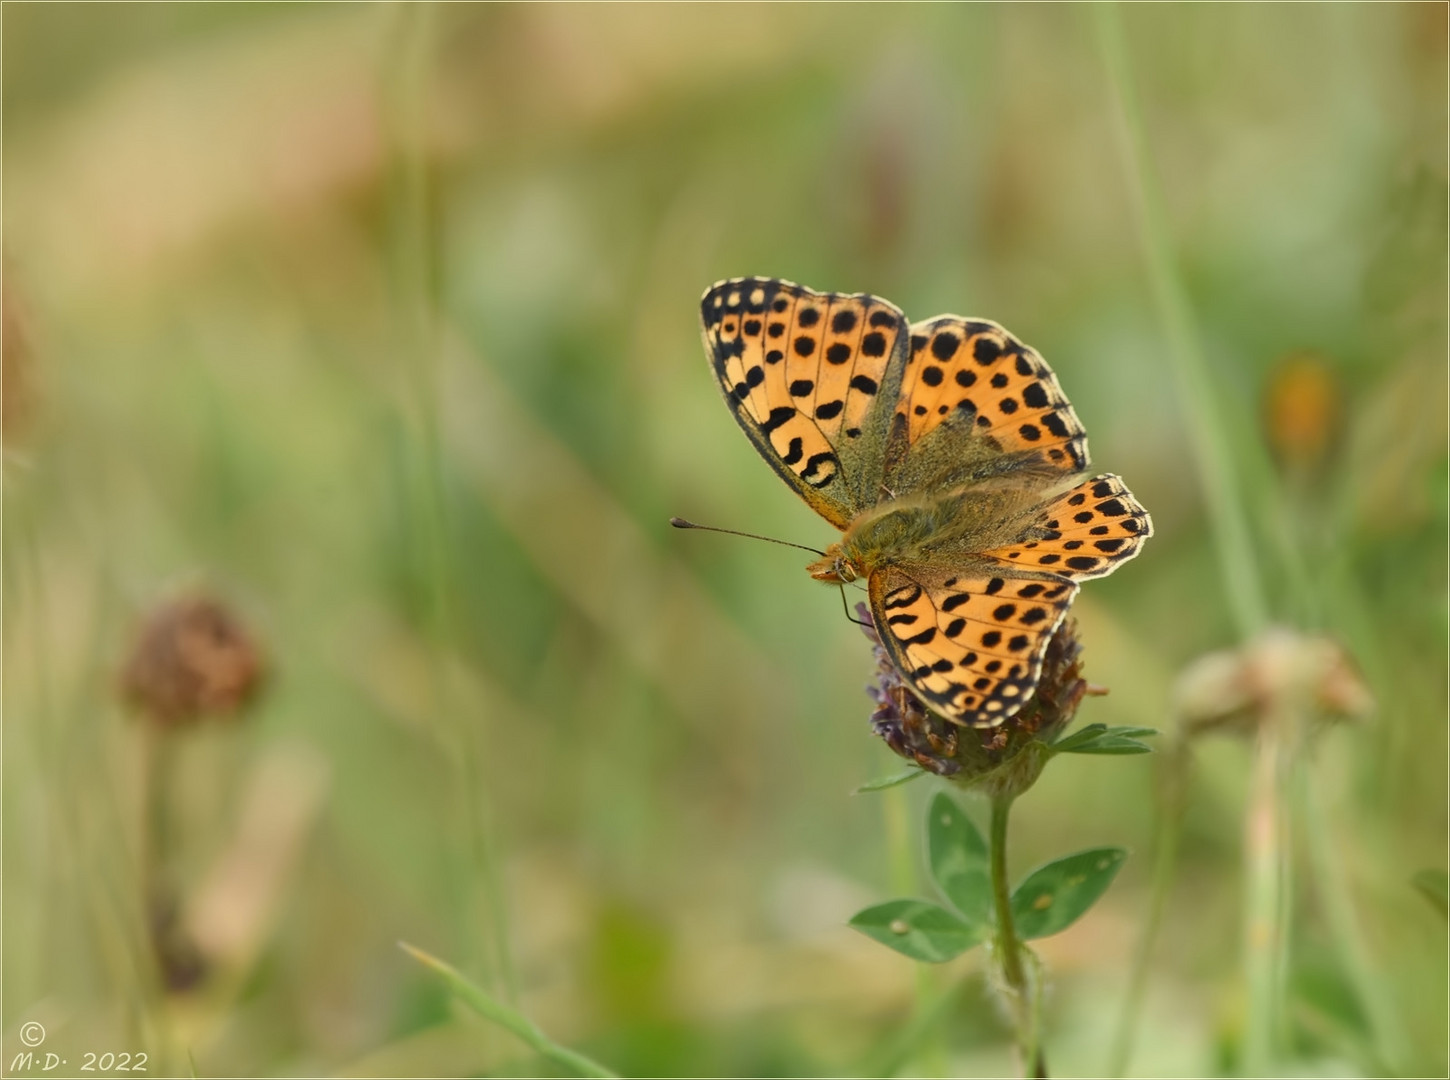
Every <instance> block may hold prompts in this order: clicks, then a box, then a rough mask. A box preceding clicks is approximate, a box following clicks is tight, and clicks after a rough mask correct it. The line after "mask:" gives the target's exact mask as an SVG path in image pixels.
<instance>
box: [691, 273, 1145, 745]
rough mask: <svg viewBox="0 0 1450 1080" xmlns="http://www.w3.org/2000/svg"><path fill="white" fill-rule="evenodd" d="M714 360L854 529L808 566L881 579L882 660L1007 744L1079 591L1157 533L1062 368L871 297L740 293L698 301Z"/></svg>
mask: <svg viewBox="0 0 1450 1080" xmlns="http://www.w3.org/2000/svg"><path fill="white" fill-rule="evenodd" d="M700 321H701V327H702V330H703V334H704V340H705V350H706V352H707V353H708V355H709V358H710V364H711V368H712V370H713V371H714V373H715V377H716V379H717V380H718V381H719V384H720V389H721V390H722V391H723V393H724V395H725V400H726V402H727V403H728V404H729V406H730V411H731V413H732V414H733V415H734V417H735V419H736V421H737V422H738V423H739V424H740V427H741V428H742V429H743V430H744V431H745V434H746V435H747V436H749V437H750V441H751V442H752V443H754V444H755V448H756V450H757V451H759V453H760V455H761V457H763V458H765V460H766V461H768V462H769V463H770V465H771V467H772V468H774V469H775V471H776V472H777V473H779V474H780V476H781V478H782V479H783V480H785V482H786V483H788V484H789V485H790V486H791V487H792V488H793V489H794V490H795V492H796V493H797V494H798V495H800V496H801V498H803V499H804V500H805V501H806V502H807V503H808V504H809V505H810V506H811V508H812V509H813V510H815V511H816V512H817V513H818V514H820V515H821V516H822V517H823V518H825V519H826V520H827V521H829V522H830V523H831V524H832V525H834V526H835V527H836V528H838V529H840V530H841V532H842V537H841V540H840V541H839V542H838V543H834V544H831V545H830V546H829V547H828V548H827V549H826V551H825V552H824V553H823V555H822V557H821V558H820V559H819V560H818V561H816V562H813V563H811V564H810V566H808V567H807V570H808V571H809V573H810V575H811V577H813V578H815V579H816V580H818V581H824V582H829V583H832V584H845V583H848V582H852V581H856V580H858V579H864V580H865V582H866V585H867V591H868V593H869V596H870V602H871V614H872V617H873V619H874V621H875V623H876V626H877V627H878V630H879V632H880V635H881V640H882V643H883V644H884V645H885V647H886V650H887V653H888V654H889V656H890V657H891V660H892V662H893V663H894V664H895V665H896V667H897V669H898V670H899V671H900V672H901V675H902V677H903V678H904V679H905V680H906V682H907V684H908V685H909V686H910V687H911V688H912V690H913V691H914V692H915V693H916V695H917V696H918V697H920V698H921V700H922V701H923V702H924V703H925V704H926V705H927V706H928V707H929V708H931V709H933V710H935V711H936V712H938V713H940V714H941V715H942V716H945V717H946V718H947V719H949V720H951V721H954V722H956V723H958V724H963V725H970V726H973V727H996V726H997V725H999V724H1001V723H1002V722H1003V721H1004V720H1007V719H1008V718H1010V717H1011V716H1013V715H1014V714H1016V713H1017V711H1018V710H1019V709H1021V707H1022V706H1023V705H1024V704H1025V703H1026V702H1027V701H1028V700H1029V699H1030V698H1031V697H1032V694H1033V691H1034V690H1035V688H1036V686H1037V680H1038V677H1039V676H1040V674H1041V671H1042V656H1043V653H1044V651H1045V650H1046V648H1047V643H1048V641H1049V640H1050V639H1051V637H1052V635H1053V633H1054V631H1056V629H1057V627H1058V626H1059V625H1060V624H1061V623H1062V620H1063V618H1064V617H1065V616H1066V614H1067V609H1068V606H1069V605H1070V604H1071V603H1072V601H1073V598H1074V597H1075V596H1076V595H1077V592H1078V583H1079V582H1081V581H1083V580H1085V579H1088V578H1095V577H1102V576H1104V575H1105V574H1110V573H1112V572H1113V571H1114V570H1115V569H1117V567H1118V566H1119V565H1121V564H1122V563H1123V562H1125V561H1126V560H1128V559H1131V558H1132V557H1133V556H1134V555H1136V554H1138V552H1139V551H1140V550H1141V549H1142V547H1143V541H1144V540H1145V539H1147V538H1148V537H1149V536H1151V535H1152V533H1153V524H1152V521H1151V520H1150V518H1149V517H1148V513H1147V511H1146V510H1144V509H1143V507H1142V506H1141V505H1140V504H1139V503H1138V501H1137V499H1135V498H1133V496H1132V494H1131V493H1130V492H1129V491H1128V489H1127V487H1125V486H1124V484H1123V482H1122V480H1120V479H1119V478H1118V477H1117V476H1114V475H1112V474H1107V473H1105V474H1102V475H1098V476H1090V477H1087V478H1086V479H1084V476H1085V474H1086V471H1087V469H1088V460H1089V459H1088V448H1087V435H1086V433H1085V432H1084V431H1083V427H1082V424H1081V423H1080V422H1079V421H1078V418H1077V414H1076V413H1074V412H1073V409H1072V406H1071V405H1070V404H1069V403H1068V400H1067V397H1066V395H1064V394H1063V392H1062V387H1061V386H1059V385H1058V382H1057V378H1056V376H1054V375H1053V373H1052V369H1051V368H1049V367H1048V366H1047V363H1046V362H1045V361H1044V360H1043V359H1042V357H1041V356H1039V355H1038V354H1037V353H1036V352H1035V351H1034V350H1033V349H1031V348H1029V347H1028V346H1026V345H1024V344H1022V343H1021V342H1020V341H1018V340H1017V339H1016V338H1014V337H1013V336H1012V335H1011V334H1009V333H1008V332H1007V331H1006V330H1004V329H1003V328H1002V327H1001V326H998V325H997V324H996V323H994V322H989V321H987V320H985V319H964V318H961V317H959V316H956V315H939V316H937V317H936V318H933V319H927V320H925V321H924V322H919V323H915V324H908V323H907V321H906V317H905V316H904V315H903V314H902V313H901V311H900V309H899V308H897V307H896V306H895V305H894V304H891V303H890V302H888V301H886V300H882V299H881V298H880V297H876V296H871V295H869V294H865V293H856V294H853V295H843V294H839V293H818V292H813V291H812V290H810V289H806V288H803V287H801V286H799V285H796V284H794V283H792V282H789V281H783V280H778V279H771V278H733V279H731V280H728V281H722V282H720V283H719V284H717V285H714V286H712V287H711V288H710V289H709V290H708V291H707V292H706V293H705V295H704V297H703V298H702V300H701V302H700Z"/></svg>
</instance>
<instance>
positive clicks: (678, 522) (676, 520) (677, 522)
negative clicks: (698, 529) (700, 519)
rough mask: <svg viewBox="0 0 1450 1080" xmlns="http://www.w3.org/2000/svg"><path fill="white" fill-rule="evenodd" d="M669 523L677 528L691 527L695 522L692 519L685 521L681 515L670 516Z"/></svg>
mask: <svg viewBox="0 0 1450 1080" xmlns="http://www.w3.org/2000/svg"><path fill="white" fill-rule="evenodd" d="M670 524H671V525H673V526H674V527H675V528H677V529H693V528H694V527H695V523H694V522H693V521H686V520H685V519H684V518H682V517H672V518H670Z"/></svg>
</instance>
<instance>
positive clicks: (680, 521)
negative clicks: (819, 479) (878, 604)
mask: <svg viewBox="0 0 1450 1080" xmlns="http://www.w3.org/2000/svg"><path fill="white" fill-rule="evenodd" d="M670 524H671V525H673V526H674V527H675V528H677V529H703V530H704V531H705V532H717V533H726V534H727V535H729V536H743V537H746V538H747V539H749V540H764V541H766V542H768V543H771V544H780V545H782V546H783V547H793V548H800V550H802V551H809V552H810V553H811V554H812V555H821V556H824V555H825V554H826V553H825V552H824V551H819V550H817V549H816V548H813V547H806V546H805V545H804V544H792V543H791V542H790V541H789V540H777V539H776V538H775V537H773V536H760V535H758V534H756V533H748V532H740V531H739V530H738V529H721V528H718V527H716V526H714V525H696V524H695V523H694V522H693V521H686V520H685V519H684V518H682V517H672V518H670Z"/></svg>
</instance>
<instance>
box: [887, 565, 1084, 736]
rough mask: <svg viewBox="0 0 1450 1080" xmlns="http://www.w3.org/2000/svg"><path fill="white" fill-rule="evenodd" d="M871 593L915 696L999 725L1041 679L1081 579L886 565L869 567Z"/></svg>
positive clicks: (979, 722)
mask: <svg viewBox="0 0 1450 1080" xmlns="http://www.w3.org/2000/svg"><path fill="white" fill-rule="evenodd" d="M870 594H871V615H872V618H873V619H875V621H876V627H877V633H878V634H879V636H880V638H881V642H882V644H883V645H884V646H885V648H886V651H887V652H888V653H889V654H890V656H891V659H892V662H893V663H895V665H896V667H897V669H898V670H899V671H900V672H901V674H902V675H903V676H904V677H905V678H906V680H907V682H909V683H910V684H911V686H912V689H913V690H914V691H915V692H916V693H917V695H918V696H920V697H921V699H922V700H923V701H924V702H926V704H927V705H928V706H930V707H931V708H932V709H934V710H935V711H937V712H939V713H941V714H942V715H943V716H945V717H947V718H948V719H950V720H953V721H955V722H957V723H959V724H970V725H972V726H973V727H995V726H997V725H998V724H1000V723H1002V721H1004V720H1006V719H1007V718H1008V717H1010V716H1012V715H1014V714H1015V713H1016V712H1017V711H1018V710H1019V709H1020V708H1021V707H1022V705H1023V704H1024V703H1025V702H1026V701H1027V700H1028V699H1029V698H1030V697H1031V696H1032V693H1033V691H1034V690H1035V689H1036V688H1037V680H1038V678H1039V676H1040V675H1041V674H1042V654H1043V652H1044V651H1045V650H1046V648H1047V642H1048V640H1049V639H1050V638H1051V637H1052V634H1053V632H1054V631H1055V630H1056V629H1057V627H1058V626H1059V625H1060V624H1061V623H1062V620H1063V617H1064V616H1065V615H1066V614H1067V609H1068V606H1069V605H1070V604H1071V603H1072V599H1073V597H1074V596H1076V595H1077V586H1076V585H1074V584H1073V583H1072V582H1070V581H1064V580H1062V579H1061V578H1056V577H1050V576H1048V575H1046V574H1044V575H1042V576H1040V577H1037V578H1023V577H994V576H990V575H975V574H960V573H953V572H952V571H950V570H946V569H942V568H939V567H910V568H907V567H900V566H890V567H886V568H884V569H881V570H878V571H876V572H875V573H873V574H872V575H871V580H870Z"/></svg>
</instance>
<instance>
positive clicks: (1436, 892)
mask: <svg viewBox="0 0 1450 1080" xmlns="http://www.w3.org/2000/svg"><path fill="white" fill-rule="evenodd" d="M1410 884H1411V885H1413V886H1414V887H1415V888H1416V889H1418V890H1419V891H1420V895H1421V896H1423V897H1424V898H1425V899H1426V900H1428V901H1430V904H1431V905H1432V906H1433V907H1434V908H1435V910H1436V911H1438V912H1439V913H1440V914H1441V915H1444V914H1445V910H1446V907H1445V871H1444V870H1421V871H1420V872H1419V873H1418V874H1416V875H1415V876H1414V877H1412V878H1411V879H1410Z"/></svg>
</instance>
